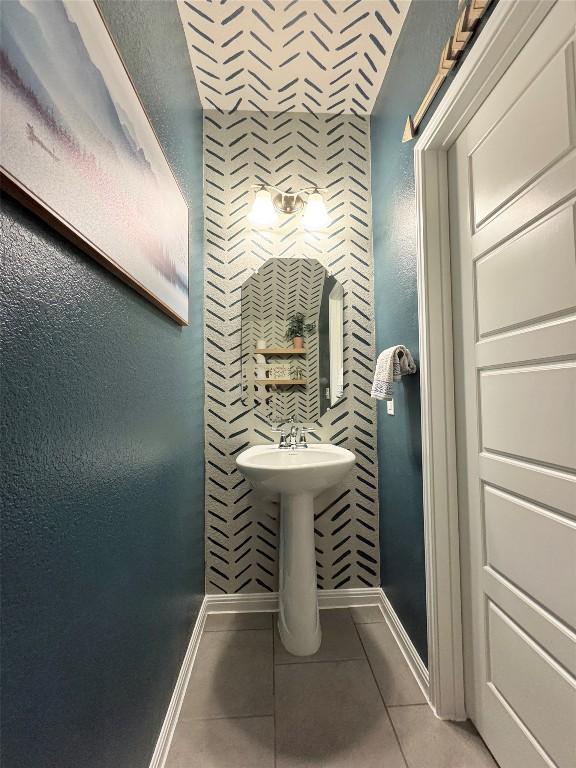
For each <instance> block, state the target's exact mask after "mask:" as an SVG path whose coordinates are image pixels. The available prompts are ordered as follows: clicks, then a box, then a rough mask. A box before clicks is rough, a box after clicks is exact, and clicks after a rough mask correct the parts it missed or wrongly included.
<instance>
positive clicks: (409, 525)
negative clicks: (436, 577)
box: [370, 0, 458, 661]
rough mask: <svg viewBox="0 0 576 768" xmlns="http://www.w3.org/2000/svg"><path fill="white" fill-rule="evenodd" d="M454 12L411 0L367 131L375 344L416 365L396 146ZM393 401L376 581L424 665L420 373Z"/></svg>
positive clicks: (403, 158)
mask: <svg viewBox="0 0 576 768" xmlns="http://www.w3.org/2000/svg"><path fill="white" fill-rule="evenodd" d="M457 13H458V3H457V0H426V1H424V0H412V5H411V6H410V10H409V11H408V16H407V18H406V22H405V24H404V27H403V29H402V32H401V34H400V38H399V40H398V42H397V44H396V47H395V49H394V53H393V55H392V60H391V62H390V65H389V69H388V72H387V74H386V79H385V80H384V86H383V88H382V91H381V92H380V95H379V97H378V99H377V102H376V105H375V108H374V112H373V115H372V118H371V125H370V137H371V145H372V211H373V243H374V270H375V274H374V281H375V282H374V294H375V322H376V345H377V350H378V351H380V350H382V349H385V348H386V347H389V346H392V345H393V344H405V345H406V346H407V347H408V348H409V349H410V350H411V351H412V354H413V355H414V357H415V359H416V361H417V362H418V295H417V285H416V253H417V244H416V232H417V229H416V200H415V190H414V158H413V149H414V142H409V143H406V144H402V133H403V131H404V124H405V122H406V117H407V116H408V114H414V112H415V111H416V109H417V108H418V106H419V104H420V102H421V100H422V98H423V97H424V95H425V93H426V92H427V90H428V87H429V85H430V83H431V81H432V79H433V77H434V74H435V73H436V70H437V68H438V61H439V59H440V52H441V50H442V47H443V45H444V44H445V42H446V40H447V39H448V37H449V36H450V34H451V33H452V31H453V29H454V24H455V21H456V18H457ZM436 103H438V99H437V100H436ZM429 114H430V113H429ZM428 119H429V115H428ZM394 401H395V416H388V415H387V414H386V404H385V403H380V404H379V406H378V464H379V486H380V491H379V493H380V558H381V581H382V587H383V588H384V590H385V592H386V594H387V595H388V598H389V599H390V601H391V602H392V605H393V606H394V609H395V611H396V612H397V614H398V616H399V617H400V619H401V621H402V623H403V624H404V627H405V628H406V631H407V632H408V634H409V636H410V638H411V639H412V642H413V643H414V645H415V647H416V649H417V650H418V652H419V653H420V655H421V656H422V658H423V659H424V661H427V642H426V578H425V571H424V527H423V526H424V523H423V510H422V457H421V436H420V382H419V376H418V375H414V376H408V377H406V378H404V379H403V380H402V382H401V383H400V384H398V385H396V387H395V396H394Z"/></svg>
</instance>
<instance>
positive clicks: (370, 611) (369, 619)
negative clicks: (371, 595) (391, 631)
mask: <svg viewBox="0 0 576 768" xmlns="http://www.w3.org/2000/svg"><path fill="white" fill-rule="evenodd" d="M350 613H351V614H352V619H353V620H354V623H355V624H378V623H380V622H381V621H386V619H385V618H384V614H383V613H382V611H381V610H380V608H379V607H378V606H377V605H359V606H356V607H355V608H350Z"/></svg>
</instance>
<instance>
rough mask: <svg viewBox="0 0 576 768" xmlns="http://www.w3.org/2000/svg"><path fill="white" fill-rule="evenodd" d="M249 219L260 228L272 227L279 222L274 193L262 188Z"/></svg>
mask: <svg viewBox="0 0 576 768" xmlns="http://www.w3.org/2000/svg"><path fill="white" fill-rule="evenodd" d="M248 219H249V221H250V223H251V224H252V226H253V227H257V228H258V229H270V228H271V227H275V226H276V224H277V223H278V215H277V213H276V210H275V209H274V203H273V202H272V195H271V194H270V192H269V191H268V190H267V189H260V190H259V191H258V192H257V193H256V197H255V198H254V202H253V203H252V208H251V210H250V213H249V214H248Z"/></svg>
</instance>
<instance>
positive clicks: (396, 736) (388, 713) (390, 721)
mask: <svg viewBox="0 0 576 768" xmlns="http://www.w3.org/2000/svg"><path fill="white" fill-rule="evenodd" d="M378 623H380V622H378ZM354 626H355V628H356V632H357V634H358V637H359V639H360V643H361V645H362V648H364V653H365V654H366V661H367V662H368V667H369V668H370V672H371V673H372V678H373V680H374V684H375V685H376V688H377V690H378V693H379V694H380V699H381V700H382V704H383V705H384V711H385V712H386V717H387V718H388V722H389V723H390V727H391V728H392V733H393V734H394V736H395V738H396V743H397V744H398V749H399V750H400V754H401V755H402V759H403V760H404V764H405V766H406V768H410V765H409V763H408V758H407V757H406V755H405V754H404V750H403V749H402V744H401V743H400V738H399V737H398V733H397V732H396V728H395V727H394V723H393V722H392V718H391V717H390V712H389V711H388V707H387V705H386V702H385V700H384V695H383V694H382V691H381V690H380V686H379V685H378V680H377V679H376V674H375V673H374V668H373V667H372V662H371V661H370V657H369V655H368V651H367V650H366V646H365V645H364V641H363V640H362V635H361V634H360V632H358V627H357V626H356V625H354Z"/></svg>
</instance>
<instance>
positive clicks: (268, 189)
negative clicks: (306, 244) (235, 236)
mask: <svg viewBox="0 0 576 768" xmlns="http://www.w3.org/2000/svg"><path fill="white" fill-rule="evenodd" d="M254 187H255V188H256V189H258V192H256V195H255V197H254V202H253V203H252V208H251V209H250V213H249V214H248V219H249V220H250V223H251V224H252V226H254V227H257V228H258V229H271V228H273V227H275V226H276V224H277V223H278V216H277V212H278V213H285V214H292V213H298V211H300V210H302V209H304V214H303V216H302V226H303V227H304V229H306V230H307V231H308V232H317V231H318V230H320V229H325V228H326V227H327V226H329V224H330V216H329V215H328V210H327V209H326V203H325V202H324V198H323V197H322V194H321V193H322V192H323V191H325V190H323V189H321V188H320V187H305V188H304V189H299V190H298V191H295V192H291V191H288V192H283V191H282V190H281V189H278V187H273V186H269V185H267V184H255V185H254ZM272 192H275V193H276V194H275V195H274V197H272ZM303 195H307V196H308V199H307V201H306V202H304V198H303Z"/></svg>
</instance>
